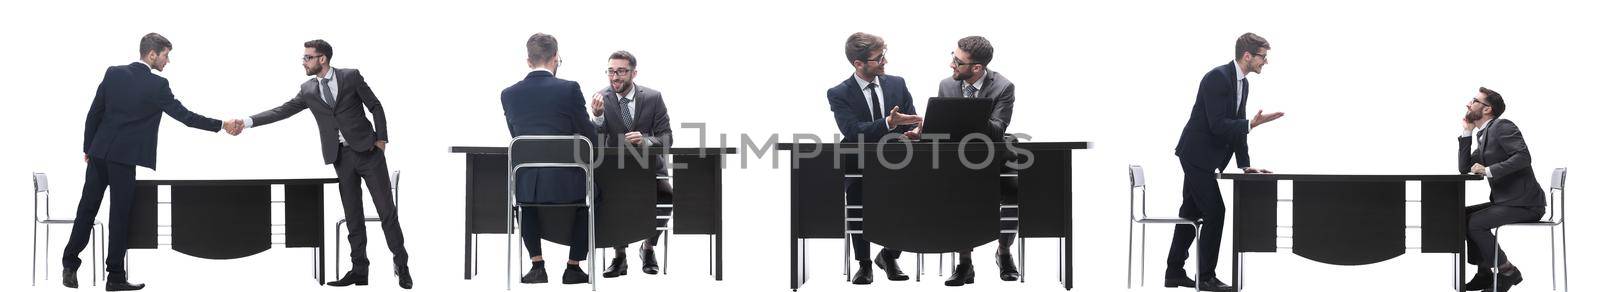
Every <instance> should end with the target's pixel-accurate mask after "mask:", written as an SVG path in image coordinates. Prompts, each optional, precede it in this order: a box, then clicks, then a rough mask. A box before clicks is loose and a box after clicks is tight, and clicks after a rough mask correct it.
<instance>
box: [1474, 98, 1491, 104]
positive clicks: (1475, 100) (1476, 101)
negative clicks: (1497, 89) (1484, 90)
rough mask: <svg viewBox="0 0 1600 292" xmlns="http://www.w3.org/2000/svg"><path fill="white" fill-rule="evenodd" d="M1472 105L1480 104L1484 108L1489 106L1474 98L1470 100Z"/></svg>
mask: <svg viewBox="0 0 1600 292" xmlns="http://www.w3.org/2000/svg"><path fill="white" fill-rule="evenodd" d="M1472 103H1476V104H1481V105H1484V106H1489V104H1488V103H1485V102H1483V101H1481V100H1478V98H1476V97H1474V98H1472Z"/></svg>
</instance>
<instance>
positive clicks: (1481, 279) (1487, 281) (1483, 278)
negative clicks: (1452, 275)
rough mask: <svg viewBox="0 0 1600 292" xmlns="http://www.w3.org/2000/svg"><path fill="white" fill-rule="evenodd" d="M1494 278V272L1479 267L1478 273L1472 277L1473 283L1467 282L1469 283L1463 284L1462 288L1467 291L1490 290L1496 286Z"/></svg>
mask: <svg viewBox="0 0 1600 292" xmlns="http://www.w3.org/2000/svg"><path fill="white" fill-rule="evenodd" d="M1493 277H1494V272H1491V271H1489V269H1487V268H1482V267H1479V268H1478V273H1477V274H1474V275H1472V281H1467V283H1466V284H1462V285H1461V287H1462V288H1463V289H1465V290H1467V291H1482V290H1484V289H1489V285H1493V284H1494V278H1493Z"/></svg>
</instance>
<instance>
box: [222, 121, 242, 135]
mask: <svg viewBox="0 0 1600 292" xmlns="http://www.w3.org/2000/svg"><path fill="white" fill-rule="evenodd" d="M222 130H223V131H226V132H228V135H234V136H238V135H239V133H243V132H244V120H241V119H232V120H228V121H226V122H223V123H222Z"/></svg>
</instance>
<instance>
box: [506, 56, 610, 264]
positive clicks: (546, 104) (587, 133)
mask: <svg viewBox="0 0 1600 292" xmlns="http://www.w3.org/2000/svg"><path fill="white" fill-rule="evenodd" d="M527 46H528V67H529V68H533V72H528V76H526V77H523V79H522V81H518V82H517V84H513V85H511V87H507V88H506V89H505V90H504V91H501V92H500V105H501V107H503V108H504V110H505V115H506V127H507V128H509V129H510V130H511V137H513V138H515V137H517V136H522V135H574V134H581V135H583V136H584V137H588V138H589V141H595V138H596V137H595V130H594V124H592V122H591V121H589V118H587V117H588V115H587V114H586V113H584V110H583V91H582V90H581V89H579V87H578V83H577V82H572V81H567V80H562V79H560V78H556V70H557V69H558V68H560V67H561V56H560V55H559V54H557V43H556V38H555V37H553V36H550V35H547V34H543V33H537V34H534V35H533V36H531V37H528V45H527ZM516 176H517V194H516V196H517V201H518V202H537V203H569V202H582V201H583V200H584V199H585V198H584V197H583V196H584V187H585V186H584V182H585V179H584V173H583V170H579V169H573V168H533V169H522V170H519V171H517V173H516ZM596 192H598V190H596ZM598 195H599V194H598V193H597V194H596V196H598ZM597 201H598V200H597ZM588 216H589V212H588V209H584V208H579V209H578V210H577V211H575V212H573V219H572V238H574V240H573V241H572V242H573V244H572V246H570V248H571V249H569V250H568V254H567V256H568V257H567V269H566V271H565V272H563V273H562V275H561V283H562V284H578V283H588V282H589V274H588V273H584V272H583V269H582V268H578V263H579V262H582V261H584V260H585V259H587V258H588V257H589V247H588V246H587V245H588V244H589V241H588V240H576V238H588V237H589V234H588V233H589V228H588V224H589V219H588ZM540 227H541V225H539V209H538V208H523V209H522V243H523V245H525V246H526V247H527V248H528V252H529V253H530V254H531V255H532V256H533V269H531V270H529V271H528V274H527V275H523V276H522V283H527V284H536V283H545V282H549V277H548V276H547V275H546V274H545V270H544V253H543V252H542V251H541V249H540V246H541V245H542V244H541V242H542V240H543V236H542V235H541V234H542V233H541V232H540V230H539V229H540Z"/></svg>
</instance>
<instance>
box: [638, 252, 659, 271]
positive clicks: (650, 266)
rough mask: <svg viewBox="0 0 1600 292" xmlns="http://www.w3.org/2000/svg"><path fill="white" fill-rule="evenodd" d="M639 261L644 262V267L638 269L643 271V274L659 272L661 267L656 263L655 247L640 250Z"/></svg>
mask: <svg viewBox="0 0 1600 292" xmlns="http://www.w3.org/2000/svg"><path fill="white" fill-rule="evenodd" d="M639 261H640V262H643V263H644V267H640V268H639V270H642V271H644V273H645V274H651V275H655V274H656V273H660V272H661V267H660V266H659V265H657V264H656V250H655V249H643V250H640V251H639Z"/></svg>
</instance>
